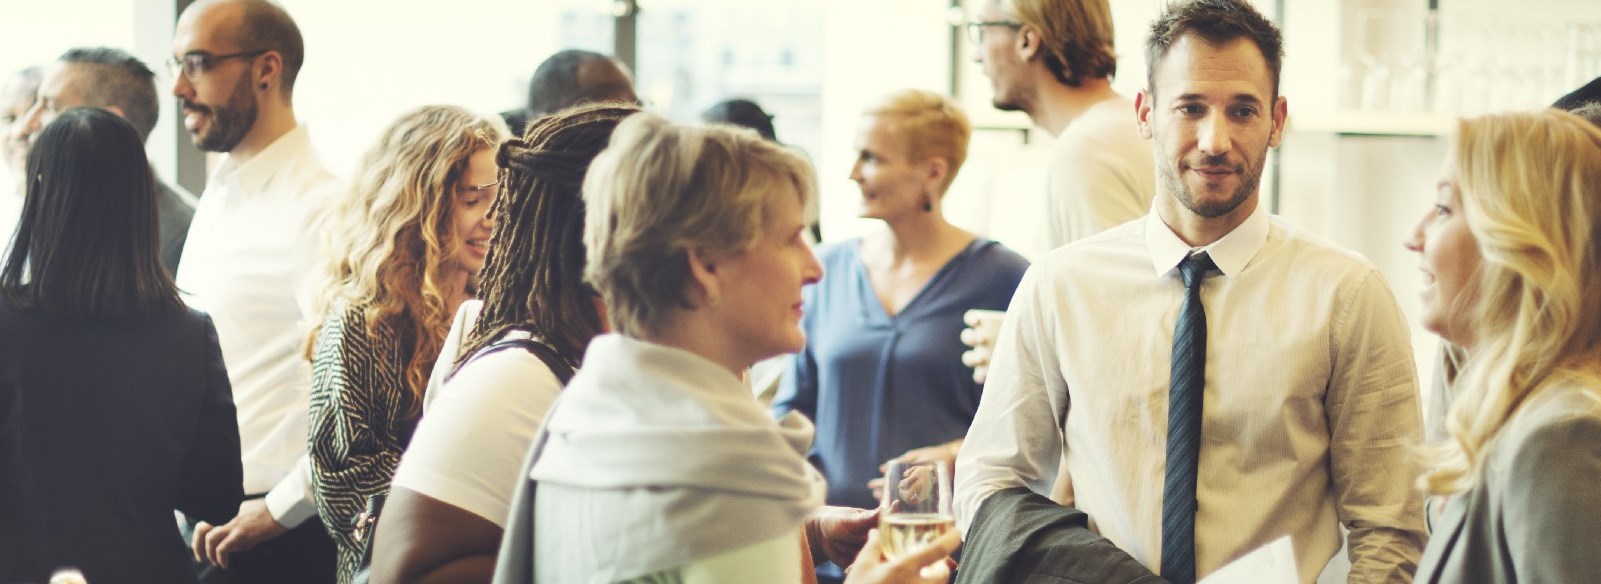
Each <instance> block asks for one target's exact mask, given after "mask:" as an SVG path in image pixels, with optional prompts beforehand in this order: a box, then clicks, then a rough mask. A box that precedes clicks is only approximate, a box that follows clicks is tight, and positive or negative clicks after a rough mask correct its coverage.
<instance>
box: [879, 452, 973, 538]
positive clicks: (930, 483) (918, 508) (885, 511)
mask: <svg viewBox="0 0 1601 584" xmlns="http://www.w3.org/2000/svg"><path fill="white" fill-rule="evenodd" d="M955 527H956V516H954V515H952V514H951V478H950V466H949V465H947V464H946V463H945V461H943V460H939V461H923V462H908V461H898V460H897V461H891V462H890V463H889V467H888V470H887V471H886V472H885V473H884V499H883V506H882V507H880V508H879V512H878V535H879V542H880V547H882V548H883V552H884V555H885V556H886V557H889V558H892V559H893V558H897V557H900V556H902V555H904V554H906V553H909V552H911V551H912V550H915V549H917V548H920V547H922V546H923V545H924V544H927V543H928V542H931V541H934V540H935V539H939V537H940V536H942V535H945V533H946V532H948V531H950V530H952V529H954V528H955Z"/></svg>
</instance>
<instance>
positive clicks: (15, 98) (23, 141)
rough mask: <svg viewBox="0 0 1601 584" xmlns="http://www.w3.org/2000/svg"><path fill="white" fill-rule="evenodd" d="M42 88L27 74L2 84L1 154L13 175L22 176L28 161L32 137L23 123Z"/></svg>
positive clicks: (0, 90)
mask: <svg viewBox="0 0 1601 584" xmlns="http://www.w3.org/2000/svg"><path fill="white" fill-rule="evenodd" d="M38 91H39V84H38V83H34V82H31V80H30V79H28V78H27V77H26V76H23V75H12V76H11V78H9V79H7V80H6V82H5V84H4V85H0V157H4V158H5V164H6V167H7V168H8V169H10V171H11V174H12V175H17V176H20V175H21V174H22V173H23V167H24V166H26V165H27V163H28V137H27V134H24V133H23V132H22V122H23V117H24V116H26V115H27V113H28V109H29V108H31V107H33V102H34V97H35V95H36V94H37V93H38Z"/></svg>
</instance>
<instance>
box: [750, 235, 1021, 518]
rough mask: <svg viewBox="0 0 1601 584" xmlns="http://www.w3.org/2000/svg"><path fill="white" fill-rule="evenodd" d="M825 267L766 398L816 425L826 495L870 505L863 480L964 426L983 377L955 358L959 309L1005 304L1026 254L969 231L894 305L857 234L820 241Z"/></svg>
mask: <svg viewBox="0 0 1601 584" xmlns="http://www.w3.org/2000/svg"><path fill="white" fill-rule="evenodd" d="M817 255H818V259H819V260H820V261H821V263H822V264H823V268H824V270H825V271H824V277H823V280H822V281H821V282H819V283H818V284H817V285H815V286H812V287H810V288H809V289H807V290H806V297H805V300H806V304H805V307H806V314H805V316H804V317H803V318H802V320H801V326H802V328H804V329H805V331H806V348H805V349H804V350H803V351H801V353H800V354H799V355H796V358H795V365H794V367H793V368H792V369H791V370H790V371H789V372H787V374H786V375H785V376H784V379H783V381H782V383H781V385H780V386H779V390H778V397H777V398H776V399H775V400H774V405H773V407H774V409H775V410H776V412H777V413H778V414H779V415H782V414H783V413H785V412H788V411H791V410H794V411H799V412H801V413H802V414H805V415H806V416H807V417H809V418H811V419H812V421H813V422H815V423H816V424H817V441H816V443H815V444H814V445H813V447H812V453H811V457H812V462H813V463H814V464H817V465H818V468H820V469H821V470H822V472H823V475H824V476H826V477H828V503H829V504H831V505H847V506H852V507H862V508H868V509H871V508H874V507H877V506H878V501H875V500H873V494H872V492H871V491H869V490H868V488H867V481H869V480H871V479H874V478H877V477H879V476H880V474H881V473H880V472H879V470H878V467H879V465H881V464H883V463H884V462H885V461H887V460H889V459H891V458H894V457H896V456H900V455H901V454H903V453H905V452H906V451H908V450H911V449H913V448H921V447H924V446H933V445H936V444H941V443H944V442H949V441H951V440H955V439H957V438H961V437H963V436H965V435H967V426H968V425H969V424H971V423H972V421H973V414H974V413H975V412H977V411H978V400H979V394H980V392H982V391H983V386H981V385H979V384H977V383H974V382H973V369H972V368H971V367H967V366H965V365H962V359H961V355H962V352H963V351H966V350H967V347H966V346H965V345H963V344H962V342H961V339H960V334H961V331H962V328H964V325H963V324H962V314H963V313H965V312H967V311H968V310H969V309H973V308H986V309H991V310H1005V309H1006V306H1007V304H1008V303H1010V302H1011V300H1012V292H1013V291H1015V290H1016V289H1017V284H1018V282H1019V281H1020V280H1021V279H1022V278H1023V272H1024V270H1026V269H1027V268H1028V261H1027V260H1025V259H1023V257H1022V256H1020V255H1018V254H1017V253H1016V252H1013V251H1012V250H1010V249H1007V248H1006V246H1003V245H1001V244H1000V243H998V242H995V241H991V240H988V239H984V238H978V239H975V240H974V241H973V242H972V243H970V244H968V246H967V248H966V249H963V250H962V251H961V253H958V254H956V256H955V257H953V258H951V260H950V261H949V262H947V263H946V264H945V265H944V266H943V267H941V268H940V270H939V271H938V272H935V274H934V277H933V278H931V279H929V281H928V283H927V284H925V285H924V286H923V289H922V290H920V291H918V293H917V295H916V296H914V297H912V300H911V302H909V303H907V304H906V307H905V308H903V309H902V310H901V312H900V314H897V315H895V316H889V315H888V314H887V313H886V312H885V311H884V306H883V304H882V303H880V302H879V300H878V295H877V294H875V293H874V292H873V285H872V282H871V281H870V280H869V279H868V277H867V269H866V267H865V266H863V265H862V262H861V241H860V240H857V239H853V240H849V241H843V242H839V243H835V244H831V245H827V246H823V247H821V248H819V249H818V251H817Z"/></svg>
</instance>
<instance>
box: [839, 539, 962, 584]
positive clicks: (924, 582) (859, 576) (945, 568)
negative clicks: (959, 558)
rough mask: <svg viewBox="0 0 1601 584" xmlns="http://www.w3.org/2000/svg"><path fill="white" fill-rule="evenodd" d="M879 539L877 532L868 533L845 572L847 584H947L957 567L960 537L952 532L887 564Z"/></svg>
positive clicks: (888, 561)
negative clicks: (953, 559) (954, 555)
mask: <svg viewBox="0 0 1601 584" xmlns="http://www.w3.org/2000/svg"><path fill="white" fill-rule="evenodd" d="M878 537H879V536H878V530H877V529H874V530H873V531H872V532H870V533H868V535H867V543H866V544H865V545H863V546H862V552H861V553H859V554H857V555H856V561H855V562H853V563H852V564H851V567H850V569H849V570H846V576H845V584H945V582H946V581H947V580H949V579H950V577H951V566H952V565H954V562H951V561H950V556H951V552H954V551H956V548H957V547H958V546H960V545H962V536H961V534H960V533H957V532H956V530H954V529H953V530H951V531H948V532H946V533H945V535H942V536H940V537H939V539H936V540H934V541H931V542H928V543H927V544H925V545H923V546H922V547H919V548H917V549H914V550H912V551H911V552H909V553H907V554H906V555H904V556H901V557H899V558H895V559H893V560H886V559H884V555H883V553H882V552H881V551H880V550H879V547H878Z"/></svg>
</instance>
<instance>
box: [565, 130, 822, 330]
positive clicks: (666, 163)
mask: <svg viewBox="0 0 1601 584" xmlns="http://www.w3.org/2000/svg"><path fill="white" fill-rule="evenodd" d="M816 190H817V183H816V179H815V178H814V177H813V174H812V167H811V165H810V164H808V163H807V162H806V160H805V159H804V158H802V157H800V156H799V155H797V154H795V153H794V152H791V151H789V150H787V149H785V148H784V147H782V146H778V145H776V144H773V143H771V142H767V141H765V140H763V139H762V138H761V136H758V135H757V134H756V132H754V131H751V130H748V129H744V128H734V127H729V126H686V125H678V124H673V123H671V122H668V121H667V120H665V119H662V118H661V117H659V116H656V115H654V114H650V113H640V114H635V115H633V116H630V117H629V118H628V119H626V120H623V122H622V123H621V124H618V126H617V130H616V131H615V132H614V133H613V134H612V137H611V142H610V143H609V145H608V146H607V147H606V149H605V150H604V151H602V152H601V153H600V156H598V157H596V158H595V162H594V163H593V164H591V165H590V168H589V173H588V174H587V175H585V178H584V204H585V205H586V206H587V207H588V210H587V214H586V215H585V224H584V245H585V247H587V248H588V261H587V262H586V265H585V268H584V279H585V280H586V281H588V282H589V284H590V285H591V286H594V287H595V290H596V291H598V292H600V295H601V297H602V298H603V299H604V300H605V302H606V308H607V312H608V316H609V318H610V320H611V323H612V327H613V328H614V329H616V330H618V331H619V332H622V333H624V334H627V335H629V336H634V337H641V336H646V335H651V334H655V333H657V332H659V331H660V330H662V328H663V327H664V326H666V325H667V324H669V323H668V322H667V320H668V318H669V317H671V316H672V314H673V313H674V312H675V311H676V310H688V309H693V308H695V304H694V302H693V300H692V297H691V296H690V294H689V289H688V286H689V284H690V281H691V280H690V272H689V254H690V252H691V251H694V252H695V253H697V254H700V255H702V256H704V257H711V258H717V257H726V256H728V255H732V254H735V253H738V252H740V251H743V250H745V249H748V248H749V247H750V246H751V245H753V244H755V243H756V240H757V238H758V237H761V235H762V234H763V232H764V230H765V229H766V228H767V227H768V226H767V222H768V215H769V208H770V207H772V206H773V204H774V201H777V200H781V199H778V197H780V196H793V197H797V200H798V201H800V202H801V203H802V204H803V205H804V204H805V201H806V200H808V199H809V198H811V197H813V196H814V195H815V192H816Z"/></svg>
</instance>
